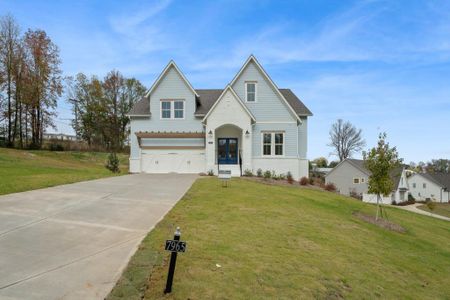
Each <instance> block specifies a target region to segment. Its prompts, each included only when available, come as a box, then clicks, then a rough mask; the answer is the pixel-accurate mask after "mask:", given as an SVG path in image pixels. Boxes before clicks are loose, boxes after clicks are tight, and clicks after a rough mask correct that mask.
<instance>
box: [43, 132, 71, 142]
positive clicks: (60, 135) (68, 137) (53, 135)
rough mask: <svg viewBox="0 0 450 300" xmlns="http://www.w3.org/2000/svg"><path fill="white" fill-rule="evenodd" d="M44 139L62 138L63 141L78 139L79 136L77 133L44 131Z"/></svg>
mask: <svg viewBox="0 0 450 300" xmlns="http://www.w3.org/2000/svg"><path fill="white" fill-rule="evenodd" d="M42 137H43V139H44V140H61V141H76V140H77V137H76V136H75V135H70V134H65V133H44V134H43V135H42Z"/></svg>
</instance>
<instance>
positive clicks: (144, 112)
mask: <svg viewBox="0 0 450 300" xmlns="http://www.w3.org/2000/svg"><path fill="white" fill-rule="evenodd" d="M128 115H130V116H150V101H148V99H147V98H145V97H142V98H141V100H139V101H138V102H136V103H135V104H134V105H133V108H132V109H131V110H130V112H129V113H128Z"/></svg>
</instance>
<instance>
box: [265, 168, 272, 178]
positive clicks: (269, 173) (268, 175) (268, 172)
mask: <svg viewBox="0 0 450 300" xmlns="http://www.w3.org/2000/svg"><path fill="white" fill-rule="evenodd" d="M263 176H264V179H270V177H271V176H272V173H271V172H270V171H269V170H267V171H265V172H264V174H263Z"/></svg>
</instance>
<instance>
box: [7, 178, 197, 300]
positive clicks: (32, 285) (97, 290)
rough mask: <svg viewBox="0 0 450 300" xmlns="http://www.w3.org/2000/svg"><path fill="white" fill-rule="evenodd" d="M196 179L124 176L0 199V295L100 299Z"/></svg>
mask: <svg viewBox="0 0 450 300" xmlns="http://www.w3.org/2000/svg"><path fill="white" fill-rule="evenodd" d="M195 179H196V176H195V175H178V174H167V175H166V174H164V175H150V174H139V175H126V176H120V177H113V178H106V179H99V180H93V181H86V182H80V183H75V184H69V185H62V186H57V187H53V188H47V189H41V190H35V191H30V192H24V193H17V194H10V195H5V196H0V299H103V298H104V297H105V296H106V295H107V294H108V292H109V291H110V290H111V289H112V287H113V286H114V284H115V282H116V280H117V279H118V278H119V276H120V273H121V271H122V270H123V268H124V267H125V266H126V264H127V262H128V260H129V258H130V256H131V255H133V253H134V252H135V250H136V248H137V246H138V245H139V243H140V242H141V240H142V239H143V238H144V237H145V235H146V234H147V233H148V232H149V231H150V230H151V229H152V228H153V226H155V225H156V223H157V222H158V221H159V220H160V219H161V218H162V217H163V216H164V215H165V214H166V213H167V212H168V211H169V210H170V209H171V208H172V206H173V205H175V203H176V202H177V201H178V200H179V199H180V198H181V197H182V196H183V195H184V193H185V192H186V191H187V190H188V189H189V187H190V186H191V185H192V183H193V182H194V181H195ZM17 184H20V183H17ZM168 238H170V236H168Z"/></svg>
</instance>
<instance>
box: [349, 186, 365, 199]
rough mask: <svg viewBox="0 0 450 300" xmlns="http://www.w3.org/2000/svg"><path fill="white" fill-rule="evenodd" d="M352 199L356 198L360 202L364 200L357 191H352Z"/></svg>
mask: <svg viewBox="0 0 450 300" xmlns="http://www.w3.org/2000/svg"><path fill="white" fill-rule="evenodd" d="M350 197H353V198H356V199H358V200H362V195H361V194H359V193H358V192H356V190H355V189H351V190H350Z"/></svg>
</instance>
